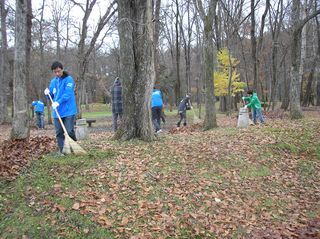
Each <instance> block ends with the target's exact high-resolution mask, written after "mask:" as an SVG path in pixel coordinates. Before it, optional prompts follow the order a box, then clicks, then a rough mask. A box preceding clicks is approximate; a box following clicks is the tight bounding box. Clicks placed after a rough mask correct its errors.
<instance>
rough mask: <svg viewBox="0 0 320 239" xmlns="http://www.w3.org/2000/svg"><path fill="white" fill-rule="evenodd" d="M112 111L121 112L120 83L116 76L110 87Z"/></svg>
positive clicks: (114, 112)
mask: <svg viewBox="0 0 320 239" xmlns="http://www.w3.org/2000/svg"><path fill="white" fill-rule="evenodd" d="M111 101H112V113H113V114H122V85H121V81H120V79H119V78H118V77H117V78H116V79H115V81H114V83H113V86H112V89H111Z"/></svg>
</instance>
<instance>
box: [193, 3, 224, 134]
mask: <svg viewBox="0 0 320 239" xmlns="http://www.w3.org/2000/svg"><path fill="white" fill-rule="evenodd" d="M217 2H218V1H217V0H211V1H210V3H209V9H208V13H207V14H206V13H205V10H204V8H203V5H202V1H201V0H194V4H195V6H196V8H197V9H198V11H199V14H200V16H201V19H202V21H203V25H204V33H203V34H204V36H203V49H204V65H205V72H204V84H205V106H206V114H205V118H204V125H203V128H204V130H209V129H212V128H214V127H217V118H216V107H215V95H214V84H213V82H214V79H213V72H214V56H215V52H214V46H213V19H215V15H216V7H217Z"/></svg>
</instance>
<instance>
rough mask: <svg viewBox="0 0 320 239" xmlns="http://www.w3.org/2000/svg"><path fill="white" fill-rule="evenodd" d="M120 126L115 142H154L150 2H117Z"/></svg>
mask: <svg viewBox="0 0 320 239" xmlns="http://www.w3.org/2000/svg"><path fill="white" fill-rule="evenodd" d="M118 4H119V5H118V9H119V28H118V29H119V36H120V78H121V79H122V80H123V112H124V115H123V123H122V126H121V128H120V129H119V130H118V131H117V133H116V135H115V138H116V139H122V140H128V139H131V138H140V139H142V140H146V141H150V140H153V139H154V129H153V126H152V122H151V107H150V105H151V94H152V88H153V85H154V80H155V72H154V59H153V57H154V56H153V46H152V44H153V27H152V26H153V24H152V2H151V0H147V1H143V0H135V1H131V3H130V4H128V3H126V2H125V1H119V2H118Z"/></svg>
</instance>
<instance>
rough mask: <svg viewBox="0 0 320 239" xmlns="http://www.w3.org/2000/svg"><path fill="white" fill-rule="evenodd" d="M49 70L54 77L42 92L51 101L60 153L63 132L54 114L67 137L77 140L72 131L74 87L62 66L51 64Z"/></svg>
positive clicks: (75, 110)
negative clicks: (62, 124) (50, 98)
mask: <svg viewBox="0 0 320 239" xmlns="http://www.w3.org/2000/svg"><path fill="white" fill-rule="evenodd" d="M51 70H52V71H53V73H54V75H55V77H54V78H53V79H52V80H51V82H50V85H49V88H46V89H45V90H44V94H45V95H47V96H48V95H49V94H50V95H51V97H52V99H53V103H52V109H53V110H52V117H53V119H54V127H55V130H56V138H57V142H58V147H59V150H60V152H61V153H62V149H63V145H64V132H63V129H62V126H61V124H60V121H59V119H58V116H57V114H56V110H57V111H58V113H59V115H60V117H61V119H62V122H63V123H64V125H65V127H66V130H67V132H68V135H69V136H70V137H71V138H72V139H73V140H75V141H76V140H77V139H76V135H75V131H74V123H75V119H76V114H77V105H76V97H75V93H74V87H75V86H74V80H73V78H72V76H70V75H69V74H68V73H67V72H66V71H64V70H63V66H62V64H61V63H60V62H58V61H55V62H53V63H52V65H51Z"/></svg>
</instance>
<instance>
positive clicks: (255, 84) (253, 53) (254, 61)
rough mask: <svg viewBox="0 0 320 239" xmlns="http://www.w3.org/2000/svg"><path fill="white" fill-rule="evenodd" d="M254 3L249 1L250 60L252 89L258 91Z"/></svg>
mask: <svg viewBox="0 0 320 239" xmlns="http://www.w3.org/2000/svg"><path fill="white" fill-rule="evenodd" d="M254 2H255V1H254V0H251V28H250V38H251V59H252V64H253V88H254V89H255V90H258V72H257V39H256V19H255V3H254Z"/></svg>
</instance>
